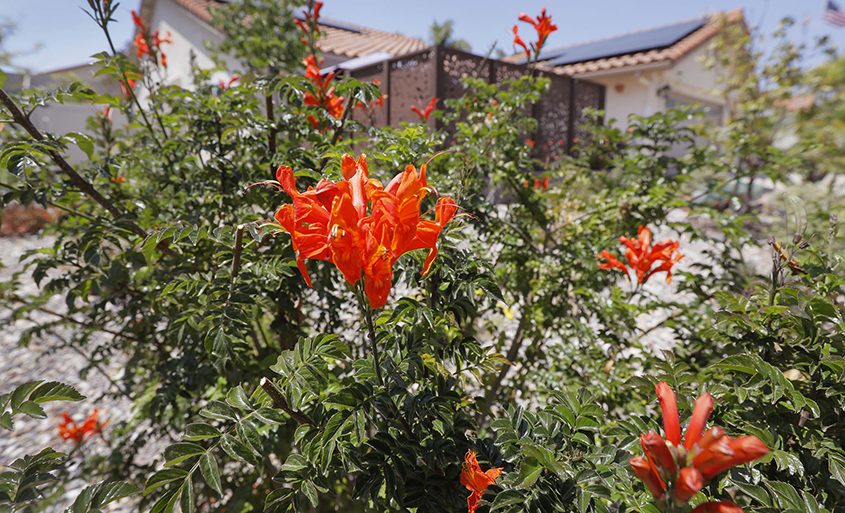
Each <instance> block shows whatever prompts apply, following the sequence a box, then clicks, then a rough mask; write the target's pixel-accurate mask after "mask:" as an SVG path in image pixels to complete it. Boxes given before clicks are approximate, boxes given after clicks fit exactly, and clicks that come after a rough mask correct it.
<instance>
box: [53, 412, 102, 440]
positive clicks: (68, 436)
mask: <svg viewBox="0 0 845 513" xmlns="http://www.w3.org/2000/svg"><path fill="white" fill-rule="evenodd" d="M99 416H100V412H99V411H98V410H97V409H96V408H94V409H93V410H92V411H91V413H90V414H89V415H88V417H87V418H86V419H85V420H84V421H83V422H81V423H79V424H77V423H76V422H75V421H74V420H73V417H71V416H70V414H69V413H68V412H64V413H62V422H61V423H60V424H59V437H60V438H61V439H62V440H65V441H68V440H73V441H74V442H75V443H76V444H81V443H82V442H84V441H85V440H87V439H90V438H92V437H94V435H96V434H98V433H100V432H102V430H103V428H104V427H106V425H107V424H108V423H109V421H105V422H100V421H99Z"/></svg>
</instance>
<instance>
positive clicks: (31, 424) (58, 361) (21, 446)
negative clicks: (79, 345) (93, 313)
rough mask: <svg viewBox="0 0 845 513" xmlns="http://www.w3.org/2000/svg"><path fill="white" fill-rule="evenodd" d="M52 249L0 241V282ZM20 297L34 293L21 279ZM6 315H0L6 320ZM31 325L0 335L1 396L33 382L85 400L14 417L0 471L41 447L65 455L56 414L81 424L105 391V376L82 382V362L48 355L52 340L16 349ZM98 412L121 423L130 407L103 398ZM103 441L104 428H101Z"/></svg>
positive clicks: (37, 241)
mask: <svg viewBox="0 0 845 513" xmlns="http://www.w3.org/2000/svg"><path fill="white" fill-rule="evenodd" d="M50 244H52V239H49V238H42V237H36V236H29V237H9V238H3V237H0V262H2V264H3V265H2V267H0V280H2V281H4V282H5V281H7V280H8V279H9V278H10V277H11V276H12V274H13V273H14V272H16V271H17V270H19V269H20V268H21V264H20V258H21V256H22V255H23V254H24V253H25V252H26V251H28V250H32V249H38V248H42V247H45V246H49V245H50ZM20 292H21V293H22V294H34V293H36V292H37V287H36V285H35V283H34V282H32V281H30V280H25V279H24V280H22V287H21V289H20ZM47 306H48V307H49V308H50V309H52V310H54V311H61V310H62V309H63V307H64V305H63V302H62V300H61V299H60V298H56V299H54V300H53V301H51V302H50V303H49V304H48V305H47ZM5 314H6V312H0V315H5ZM42 315H43V316H44V317H43V318H44V320H45V321H46V320H52V319H51V316H49V315H47V314H42ZM29 325H30V324H29V323H27V322H24V321H18V322H16V323H15V324H14V325H12V327H11V329H6V330H3V331H2V332H0V354H2V355H3V356H2V358H0V379H2V385H0V392H2V393H6V392H9V391H11V390H12V389H14V387H16V386H18V385H21V384H23V383H26V382H28V381H32V380H35V379H39V380H45V381H61V382H63V383H67V384H69V385H73V386H74V387H76V388H77V390H79V392H80V393H82V395H84V396H86V397H87V398H88V399H86V400H83V401H80V402H77V403H67V402H64V403H47V404H45V405H44V406H45V408H44V409H45V411H46V412H47V418H46V419H33V418H29V417H27V416H20V417H16V419H15V431H13V432H11V433H10V432H8V431H5V430H0V470H2V469H3V466H4V465H6V464H8V463H11V462H12V461H13V460H15V459H16V458H18V457H20V456H23V455H24V454H25V453H27V452H29V453H34V452H37V451H38V450H40V449H41V448H43V447H52V448H53V449H55V450H58V451H63V452H67V451H69V450H70V449H71V446H70V443H71V442H64V441H63V440H61V439H60V438H59V437H58V434H57V426H58V424H59V422H60V419H61V413H62V412H63V411H67V412H68V413H70V414H71V415H72V416H73V417H74V418H75V419H76V420H77V421H79V420H81V419H83V418H84V417H85V416H87V415H88V413H89V412H90V411H91V409H92V408H94V406H95V405H94V404H93V403H92V402H91V398H94V397H100V395H101V394H102V393H103V392H105V391H106V390H108V387H109V383H108V380H107V379H106V378H105V376H103V375H101V374H99V373H97V372H89V373H88V374H87V375H86V376H85V379H82V378H81V377H80V375H79V371H80V370H81V369H82V368H83V367H84V366H85V363H86V361H85V358H84V357H83V356H82V355H80V354H78V353H76V352H74V351H72V350H70V349H64V350H58V351H56V350H53V349H52V348H51V346H52V345H53V344H51V342H52V341H51V340H43V339H41V340H39V339H38V338H35V337H34V338H33V339H32V341H31V342H30V343H29V345H28V346H26V347H21V346H20V345H19V344H18V342H19V340H20V336H21V332H22V331H23V330H24V329H26V328H27V327H28V326H29ZM105 370H106V372H107V373H109V374H111V377H113V378H114V377H116V376H117V375H118V373H119V372H120V371H121V369H120V365H119V364H115V365H113V366H112V367H111V368H109V369H105ZM96 407H97V408H99V409H100V412H101V417H100V418H101V419H108V418H121V417H125V416H128V415H129V412H130V405H129V404H128V402H127V401H115V400H112V399H109V398H104V399H102V400H100V401H98V403H97V404H96ZM105 435H106V436H108V428H106V429H105ZM104 450H105V443H104V442H103V441H102V440H100V439H99V438H94V439H92V440H90V441H89V442H87V444H86V451H87V452H88V453H89V454H90V453H91V452H92V451H104ZM84 486H85V483H71V484H70V485H69V486H68V491H67V493H66V494H65V499H64V501H62V502H63V504H58V505H56V507H55V508H54V511H61V510H62V509H63V508H64V506H66V505H67V504H68V503H69V502H70V501H72V500H73V499H74V498H75V497H76V496H77V495H78V493H79V491H80V489H81V488H82V487H84Z"/></svg>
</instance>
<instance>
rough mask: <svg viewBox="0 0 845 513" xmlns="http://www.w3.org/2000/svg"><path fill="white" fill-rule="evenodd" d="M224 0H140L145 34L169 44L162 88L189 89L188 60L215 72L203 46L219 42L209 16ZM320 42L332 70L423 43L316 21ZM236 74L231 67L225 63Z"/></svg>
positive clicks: (221, 75) (231, 63) (393, 54)
mask: <svg viewBox="0 0 845 513" xmlns="http://www.w3.org/2000/svg"><path fill="white" fill-rule="evenodd" d="M225 3H228V2H226V1H225V0H142V2H141V6H140V8H139V14H140V15H141V18H142V19H143V20H144V23H145V24H146V25H147V27H149V28H150V30H153V31H154V30H159V31H161V33H170V34H171V36H172V40H173V43H172V44H167V45H165V46H164V47H163V50H164V51H165V52H166V53H167V59H168V70H167V78H166V80H167V82H168V83H171V84H175V85H180V86H184V87H187V86H189V85H190V69H191V55H192V54H193V56H194V62H195V63H196V64H197V65H198V66H199V67H201V68H206V69H208V68H212V67H214V61H213V60H212V56H211V53H212V52H211V51H210V50H209V49H208V44H211V45H214V43H216V42H219V41H221V40H222V38H223V37H224V36H223V34H222V33H221V32H220V31H218V30H217V29H215V28H214V27H212V25H211V19H212V14H211V13H212V11H213V10H214V9H215V8H216V7H219V6H220V5H222V4H225ZM319 24H320V33H321V37H320V40H319V41H318V46H319V47H320V49H321V50H322V52H323V55H322V57H323V58H324V59H325V66H334V65H337V64H340V63H345V62H349V61H354V60H360V59H378V60H383V59H387V58H390V57H398V56H400V55H403V54H406V53H411V52H414V51H417V50H421V49H423V48H426V47H427V46H428V45H427V44H426V43H425V41H423V40H421V39H417V38H413V37H408V36H405V35H402V34H399V33H395V32H386V31H382V30H378V29H374V28H370V27H364V26H360V25H354V24H351V23H346V22H342V21H337V20H331V19H328V18H323V17H321V18H320V20H319ZM227 65H228V67H229V68H230V69H231V70H237V69H238V65H237V63H236V62H234V61H229V62H228V63H227ZM212 78H213V79H214V80H215V81H216V80H218V79H226V78H228V74H227V73H226V72H220V73H219V76H215V77H212Z"/></svg>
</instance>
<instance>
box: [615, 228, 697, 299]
mask: <svg viewBox="0 0 845 513" xmlns="http://www.w3.org/2000/svg"><path fill="white" fill-rule="evenodd" d="M619 242H621V243H622V244H623V245H624V246H625V248H626V249H625V261H626V263H627V265H626V264H623V263H622V262H620V261H619V259H618V258H616V257H615V256H614V255H612V254H611V253H610V252H609V251H607V250H606V249H605V250H602V252H601V253H600V254H599V259H604V260H605V261H604V262H601V263H599V269H604V270H605V271H611V270H614V269H615V270H618V271H622V272H623V273H624V274H625V277H626V278H628V279H629V280H630V279H631V277H630V275H629V274H628V270H629V269H630V270H632V271H634V273H635V274H636V276H637V283H638V284H640V285H642V284H644V283H645V282H646V281H648V279H649V278H651V277H652V276H653V275H655V274H657V273H660V272H665V273H666V283H670V282H671V281H672V267H673V266H674V265H675V264H676V263H678V261H679V260H680V259H681V258H683V257H684V255H682V254H681V253H680V252H679V251H678V247H679V246H680V243H679V242H678V241H676V240H665V241H662V242H657V243H655V244H654V246H652V245H651V230H649V229H648V227H645V226H640V227H639V228H637V238H636V239H630V238H628V237H624V236H623V237H619ZM655 264H658V265H657V266H656V267H655Z"/></svg>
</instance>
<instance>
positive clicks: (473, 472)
mask: <svg viewBox="0 0 845 513" xmlns="http://www.w3.org/2000/svg"><path fill="white" fill-rule="evenodd" d="M501 474H502V469H501V468H491V469H488V470H486V471H482V470H481V466H480V465H479V464H478V459H477V458H476V457H475V452H474V451H471V450H470V451H467V454H466V456H465V457H464V466H463V469H462V470H461V484H462V485H464V486H466V488H467V490H469V491H470V492H471V493H470V495H469V497H467V511H468V513H474V512H475V510H476V509H477V508H478V501H480V500H481V497H482V496H483V495H484V491H485V490H487V487H488V486H490V485H491V484H495V483H496V479H498V478H499V476H500V475H501Z"/></svg>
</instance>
